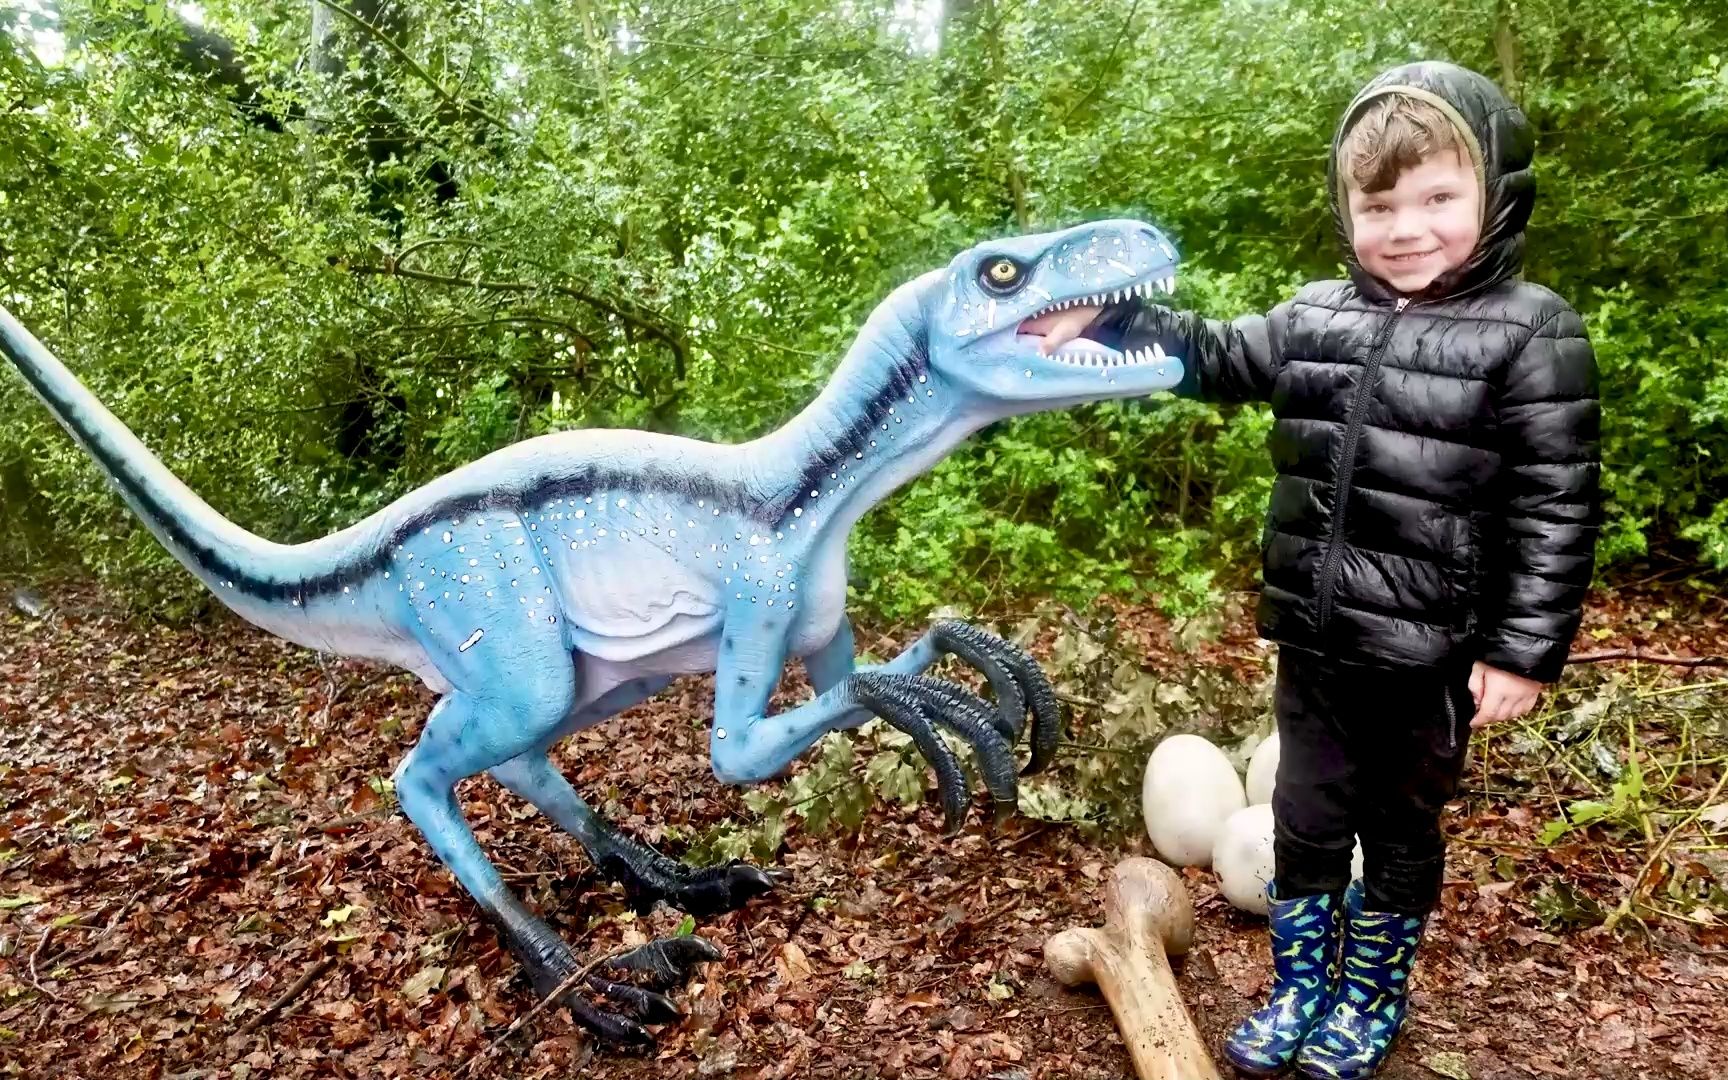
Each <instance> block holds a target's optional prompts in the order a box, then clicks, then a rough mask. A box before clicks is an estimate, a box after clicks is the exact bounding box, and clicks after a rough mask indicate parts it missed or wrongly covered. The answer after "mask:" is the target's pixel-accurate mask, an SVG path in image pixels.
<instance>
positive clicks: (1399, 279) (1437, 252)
mask: <svg viewBox="0 0 1728 1080" xmlns="http://www.w3.org/2000/svg"><path fill="white" fill-rule="evenodd" d="M1349 199H1350V207H1349V210H1350V232H1351V243H1352V246H1353V247H1354V248H1355V251H1356V258H1357V261H1359V262H1360V263H1361V264H1362V268H1363V269H1365V270H1367V271H1368V272H1369V273H1370V274H1373V275H1374V276H1375V277H1377V278H1379V279H1381V280H1382V281H1384V282H1386V283H1387V284H1388V285H1391V286H1392V287H1393V288H1394V289H1397V290H1398V291H1399V292H1402V293H1414V292H1420V291H1421V290H1422V289H1425V288H1427V287H1428V285H1429V283H1431V282H1432V281H1433V280H1434V279H1435V278H1437V277H1439V276H1440V275H1441V274H1443V273H1445V272H1446V271H1448V270H1451V269H1452V268H1454V267H1456V266H1461V265H1463V263H1464V261H1465V260H1466V259H1468V258H1469V257H1470V253H1471V252H1472V251H1474V250H1475V249H1476V240H1477V238H1478V237H1479V236H1480V235H1481V220H1482V217H1481V205H1482V193H1481V191H1480V190H1479V189H1478V187H1477V184H1476V173H1475V170H1474V169H1473V168H1472V167H1471V165H1470V163H1469V162H1468V161H1465V160H1462V155H1460V154H1459V153H1458V152H1457V151H1455V150H1453V151H1447V152H1445V153H1440V154H1433V155H1431V156H1429V157H1427V158H1424V159H1423V160H1422V162H1421V164H1419V165H1414V166H1412V167H1410V168H1408V169H1405V170H1404V171H1403V172H1401V173H1399V174H1398V183H1397V184H1396V185H1394V186H1393V187H1391V188H1387V189H1385V190H1381V191H1374V192H1368V191H1363V190H1362V189H1361V188H1359V187H1357V186H1356V184H1355V183H1354V182H1352V183H1351V184H1350V185H1349Z"/></svg>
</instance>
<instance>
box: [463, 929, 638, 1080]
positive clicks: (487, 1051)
mask: <svg viewBox="0 0 1728 1080" xmlns="http://www.w3.org/2000/svg"><path fill="white" fill-rule="evenodd" d="M629 951H630V950H629V949H628V948H624V947H620V948H617V949H613V950H612V951H611V952H609V953H607V954H606V955H604V956H602V957H600V958H599V959H597V960H593V961H591V962H590V963H589V964H588V966H587V967H584V968H582V969H581V970H579V971H577V972H575V973H574V974H572V975H570V976H568V977H567V978H565V980H564V981H563V982H561V983H559V984H558V985H557V986H555V987H553V988H552V992H551V993H550V994H547V995H546V996H545V997H543V998H541V999H540V1000H539V1001H537V1002H535V1003H534V1007H533V1008H532V1009H529V1010H528V1011H527V1012H525V1013H523V1014H522V1015H521V1016H518V1017H517V1018H516V1019H515V1020H512V1021H511V1022H510V1026H509V1027H507V1028H505V1029H504V1034H502V1035H500V1036H498V1037H497V1038H496V1039H493V1040H492V1041H491V1042H490V1043H488V1044H487V1045H486V1046H485V1047H484V1048H483V1049H481V1050H480V1051H479V1052H477V1053H476V1054H475V1055H474V1056H473V1057H471V1058H469V1059H468V1063H467V1064H466V1065H463V1066H462V1075H464V1076H466V1075H468V1074H469V1073H472V1072H473V1071H474V1067H475V1066H476V1065H478V1064H480V1063H481V1062H482V1061H485V1060H486V1059H487V1058H489V1057H491V1056H492V1052H493V1051H495V1050H497V1049H498V1047H499V1046H501V1045H503V1043H504V1042H505V1040H507V1039H509V1038H510V1036H512V1035H514V1034H516V1033H517V1032H518V1031H520V1030H521V1029H522V1025H523V1024H526V1023H527V1022H528V1021H530V1020H532V1019H534V1018H535V1017H536V1016H539V1015H540V1014H541V1013H543V1012H545V1011H546V1010H547V1009H548V1008H549V1007H551V1006H553V1005H556V1004H558V1003H559V1002H560V1001H563V1000H564V995H565V994H568V993H569V992H570V991H571V990H573V989H575V988H576V984H577V983H579V982H581V981H582V980H583V979H586V978H587V977H588V976H589V975H590V974H591V973H592V972H593V971H594V969H595V968H597V967H599V966H600V965H602V964H604V963H607V962H608V961H611V960H616V959H618V957H620V956H623V955H624V954H625V953H627V952H629Z"/></svg>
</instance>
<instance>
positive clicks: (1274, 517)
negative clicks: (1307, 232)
mask: <svg viewBox="0 0 1728 1080" xmlns="http://www.w3.org/2000/svg"><path fill="white" fill-rule="evenodd" d="M1412 88H1414V91H1415V93H1416V96H1419V97H1423V98H1425V99H1428V100H1434V101H1436V103H1443V104H1444V105H1445V106H1446V111H1448V113H1449V115H1453V116H1454V117H1455V122H1456V123H1460V124H1461V126H1462V127H1461V129H1462V130H1463V131H1464V134H1465V141H1466V143H1468V144H1469V145H1470V148H1471V151H1472V155H1473V156H1474V157H1475V159H1476V161H1477V163H1478V164H1479V170H1478V177H1479V179H1480V180H1481V182H1482V183H1483V192H1484V203H1483V204H1484V213H1483V224H1482V236H1481V240H1480V241H1479V242H1478V245H1477V247H1476V250H1475V252H1474V254H1473V255H1472V256H1471V258H1470V259H1469V260H1468V261H1467V262H1466V263H1465V264H1464V265H1463V266H1460V267H1458V268H1457V269H1455V270H1454V271H1451V272H1449V273H1448V274H1446V275H1444V276H1443V277H1442V278H1440V279H1439V280H1437V281H1436V282H1435V283H1434V284H1433V285H1431V286H1429V287H1428V288H1427V289H1426V290H1424V291H1423V292H1422V293H1421V294H1419V295H1415V296H1409V297H1405V296H1401V295H1400V294H1398V293H1395V292H1393V291H1392V290H1391V289H1390V288H1389V287H1388V286H1387V285H1386V284H1385V283H1384V282H1381V281H1380V280H1378V279H1376V278H1374V277H1372V276H1370V275H1369V274H1367V273H1366V272H1365V271H1364V270H1363V269H1362V268H1361V267H1360V265H1358V264H1357V263H1356V261H1355V259H1354V257H1351V259H1350V271H1351V280H1349V281H1320V282H1314V283H1312V284H1310V285H1308V286H1306V287H1305V288H1303V289H1302V290H1301V291H1300V292H1299V293H1297V295H1296V296H1295V298H1293V299H1292V300H1290V301H1289V302H1288V303H1285V304H1281V305H1279V306H1278V307H1277V308H1275V309H1273V311H1272V312H1271V313H1270V314H1268V315H1265V316H1249V317H1246V318H1242V319H1238V320H1236V321H1235V322H1232V323H1221V322H1216V321H1213V320H1210V319H1204V318H1201V317H1200V316H1198V315H1194V314H1191V313H1186V312H1181V313H1178V312H1172V311H1170V310H1168V309H1165V308H1160V307H1156V306H1150V305H1148V306H1144V307H1142V308H1141V309H1139V310H1138V311H1137V312H1135V313H1133V314H1132V315H1131V316H1130V317H1129V318H1128V319H1127V321H1126V322H1123V321H1122V318H1121V316H1120V315H1119V316H1118V317H1117V318H1116V319H1115V320H1111V318H1110V316H1109V315H1106V316H1104V317H1103V318H1102V319H1101V320H1100V325H1099V336H1101V337H1106V338H1108V337H1111V336H1120V337H1121V338H1122V339H1124V343H1125V344H1126V345H1127V346H1128V347H1133V348H1140V347H1144V346H1146V345H1148V344H1151V343H1152V342H1154V341H1156V342H1158V343H1159V344H1160V345H1162V347H1163V348H1164V349H1165V350H1166V351H1167V352H1170V353H1171V354H1172V355H1175V356H1179V357H1182V358H1183V359H1184V360H1185V361H1187V364H1188V368H1189V372H1188V377H1187V379H1186V381H1185V383H1184V385H1183V387H1181V388H1179V389H1178V391H1177V392H1178V393H1186V394H1189V395H1193V396H1199V397H1204V398H1208V399H1212V400H1219V401H1250V400H1255V401H1270V402H1271V403H1272V411H1273V415H1274V417H1275V418H1276V421H1275V423H1274V425H1273V429H1272V435H1271V438H1270V445H1271V451H1272V458H1273V463H1274V465H1275V467H1276V469H1277V479H1276V481H1275V483H1274V485H1273V489H1272V499H1271V506H1270V508H1269V510H1268V512H1267V515H1266V526H1265V533H1264V536H1263V538H1262V542H1261V544H1262V554H1263V556H1264V559H1265V588H1264V591H1263V593H1262V596H1261V602H1260V608H1259V624H1260V632H1261V633H1262V634H1263V635H1264V636H1266V637H1268V638H1270V639H1272V640H1273V641H1277V642H1280V643H1283V644H1289V645H1294V646H1298V647H1301V648H1306V649H1310V650H1313V651H1317V652H1322V653H1325V654H1329V655H1332V656H1335V657H1339V658H1346V659H1348V658H1359V659H1366V660H1369V661H1379V662H1390V663H1393V664H1400V665H1433V664H1438V663H1441V662H1442V661H1447V660H1453V661H1463V660H1482V661H1484V662H1486V663H1488V664H1491V665H1493V666H1494V667H1497V668H1501V669H1504V670H1506V671H1512V672H1516V673H1518V674H1521V675H1525V676H1528V677H1531V678H1535V679H1539V680H1542V681H1552V680H1554V679H1555V678H1557V677H1558V676H1559V674H1560V669H1561V665H1562V664H1563V663H1564V661H1565V658H1566V654H1567V650H1568V647H1569V645H1570V643H1571V641H1572V637H1573V634H1574V633H1575V632H1576V631H1577V629H1578V623H1579V619H1580V609H1581V607H1582V604H1583V600H1584V593H1585V589H1586V587H1587V586H1588V585H1589V582H1590V576H1591V567H1592V561H1593V556H1594V551H1595V543H1596V525H1597V520H1598V516H1599V512H1598V493H1597V487H1598V472H1599V466H1598V461H1597V432H1598V425H1599V419H1600V410H1599V406H1598V402H1597V390H1596V385H1597V384H1596V365H1595V359H1594V356H1593V354H1592V353H1591V349H1590V343H1589V341H1588V340H1587V339H1586V338H1585V335H1584V325H1583V323H1582V321H1581V320H1580V319H1579V317H1578V314H1577V313H1576V312H1574V311H1573V310H1572V309H1571V307H1569V306H1568V305H1567V304H1566V302H1565V301H1564V300H1562V299H1560V297H1558V296H1556V295H1555V294H1554V293H1552V292H1549V291H1548V290H1547V289H1544V288H1542V287H1541V286H1539V285H1532V284H1529V283H1526V282H1524V281H1521V280H1519V279H1518V278H1517V277H1516V276H1515V275H1516V274H1517V272H1518V270H1519V266H1520V263H1521V259H1522V253H1523V244H1524V225H1525V222H1526V221H1527V220H1528V219H1529V217H1530V208H1531V203H1532V201H1533V199H1534V185H1533V182H1532V180H1531V177H1530V173H1529V167H1530V157H1531V135H1530V130H1529V126H1528V123H1527V121H1526V120H1525V118H1524V115H1523V113H1522V112H1520V111H1519V110H1518V108H1517V107H1516V106H1514V105H1512V104H1511V103H1510V102H1508V101H1507V100H1506V99H1505V98H1504V97H1503V96H1502V95H1501V94H1500V92H1499V90H1498V89H1497V88H1496V87H1495V86H1494V85H1493V84H1492V83H1491V82H1489V81H1488V80H1487V79H1484V78H1482V77H1481V76H1478V75H1475V74H1474V73H1472V72H1469V71H1465V70H1464V69H1462V68H1458V67H1454V66H1452V65H1449V64H1436V63H1421V64H1410V65H1407V66H1404V67H1400V68H1396V69H1394V70H1392V71H1389V72H1387V73H1385V74H1384V75H1382V76H1380V77H1379V78H1378V79H1376V80H1375V81H1374V82H1372V83H1370V84H1369V85H1368V87H1366V88H1365V89H1364V90H1363V91H1362V93H1361V94H1360V95H1358V97H1357V99H1356V101H1355V102H1353V103H1352V104H1351V106H1350V109H1349V110H1348V111H1347V112H1346V114H1345V120H1344V122H1342V123H1340V125H1339V129H1338V130H1339V134H1340V136H1341V135H1342V133H1343V131H1344V130H1345V127H1346V126H1347V124H1348V121H1349V119H1350V118H1351V117H1353V116H1354V115H1356V113H1357V112H1358V111H1359V110H1360V109H1361V108H1362V106H1363V104H1364V103H1365V102H1366V101H1367V100H1368V99H1370V98H1372V97H1375V96H1377V95H1379V94H1383V93H1386V92H1389V91H1391V90H1394V89H1397V90H1400V91H1403V92H1410V91H1411V89H1412ZM1337 145H1338V140H1337V139H1335V140H1334V143H1333V161H1334V163H1336V160H1337ZM1336 172H1337V171H1336V164H1334V166H1333V170H1332V176H1331V178H1330V179H1331V181H1332V185H1331V186H1332V192H1333V194H1332V203H1333V214H1334V217H1335V218H1336V219H1337V222H1338V229H1339V234H1340V236H1341V238H1344V239H1345V250H1346V251H1347V252H1348V251H1349V250H1350V245H1349V241H1348V232H1347V211H1346V210H1345V207H1344V205H1342V204H1341V202H1340V195H1339V188H1338V178H1337V174H1336ZM1112 321H1114V322H1115V325H1114V326H1111V325H1110V323H1111V322H1112ZM1395 704H1396V703H1391V702H1389V703H1388V705H1389V706H1395Z"/></svg>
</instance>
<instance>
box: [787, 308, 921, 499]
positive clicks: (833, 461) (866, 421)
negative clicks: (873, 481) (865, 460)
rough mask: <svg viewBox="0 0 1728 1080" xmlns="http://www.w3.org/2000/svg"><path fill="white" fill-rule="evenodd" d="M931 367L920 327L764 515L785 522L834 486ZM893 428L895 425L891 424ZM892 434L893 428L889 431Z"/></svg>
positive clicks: (911, 397) (912, 395)
mask: <svg viewBox="0 0 1728 1080" xmlns="http://www.w3.org/2000/svg"><path fill="white" fill-rule="evenodd" d="M929 370H930V335H929V332H928V331H926V330H923V329H920V330H919V331H918V333H917V334H916V335H915V336H914V337H913V338H912V340H911V342H910V345H909V347H908V348H907V349H906V351H905V352H904V353H902V354H897V355H895V357H894V363H893V365H892V366H891V367H889V368H888V369H887V370H886V371H885V372H884V379H883V385H882V387H881V389H879V390H877V391H876V393H875V394H873V395H872V396H871V397H870V399H869V400H868V401H866V402H864V403H863V405H862V407H861V408H860V409H859V412H858V419H856V420H854V421H853V422H852V423H851V424H850V425H849V426H848V427H847V428H846V429H845V430H844V431H842V432H840V433H839V434H838V435H837V436H836V437H835V438H834V440H833V442H832V443H830V444H829V445H828V446H827V447H826V448H824V450H823V452H822V453H820V454H819V455H817V457H816V458H815V459H814V460H812V461H811V462H810V464H809V465H808V466H806V467H805V469H804V472H803V474H802V475H801V476H800V477H799V481H798V487H797V488H796V489H794V490H793V492H792V493H791V495H790V496H789V497H788V499H787V501H786V502H785V503H784V504H782V505H776V506H774V507H770V508H767V511H768V512H767V513H765V514H764V515H763V516H764V517H765V518H769V519H772V523H773V524H774V525H776V526H779V525H783V524H784V523H785V521H786V519H787V518H788V517H789V516H791V514H792V511H793V509H794V508H795V507H799V508H808V507H809V505H810V501H811V498H812V496H811V492H814V491H823V490H825V489H831V488H832V487H833V481H834V474H835V473H838V472H840V471H841V470H842V469H843V468H844V467H845V466H846V464H847V463H848V460H849V459H856V458H857V456H858V455H860V454H862V453H864V452H865V451H866V450H867V449H869V447H870V441H871V440H872V439H873V438H876V436H877V435H878V434H879V433H881V432H882V430H883V425H884V424H887V423H888V422H889V418H890V415H891V414H892V413H893V411H894V407H895V406H896V405H904V404H906V403H907V402H908V401H909V400H911V401H916V399H917V390H918V387H919V385H920V383H919V380H920V379H921V378H925V377H927V375H928V372H929ZM889 426H890V428H892V427H893V426H894V425H892V424H890V425H889ZM889 434H890V435H892V431H890V432H889Z"/></svg>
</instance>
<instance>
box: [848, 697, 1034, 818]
mask: <svg viewBox="0 0 1728 1080" xmlns="http://www.w3.org/2000/svg"><path fill="white" fill-rule="evenodd" d="M849 689H850V692H851V694H852V696H853V697H854V699H855V700H856V701H857V702H858V703H859V704H860V705H863V706H864V707H865V708H867V709H869V710H870V711H871V712H873V713H875V714H876V715H877V716H880V717H882V719H884V720H886V721H887V722H888V723H889V724H890V725H892V726H893V727H894V728H896V729H898V730H900V731H903V732H905V733H906V734H907V735H910V736H911V737H912V741H913V743H914V744H915V745H916V746H917V747H918V750H919V752H920V753H922V754H923V755H924V758H925V760H927V761H929V762H930V765H931V767H932V768H934V769H935V770H936V784H937V791H938V794H939V796H940V798H941V800H942V817H943V820H944V823H945V825H946V827H947V832H948V833H949V834H950V835H952V834H953V833H956V832H958V831H959V830H960V827H961V825H962V824H963V823H964V822H965V820H966V806H967V804H968V803H970V802H971V795H970V793H969V792H968V791H967V789H966V778H965V773H963V772H962V771H961V769H960V763H959V761H958V760H956V758H955V757H954V752H953V751H952V750H950V749H949V748H948V744H947V743H945V742H943V741H942V739H941V738H940V737H939V736H938V735H937V734H936V725H941V726H942V727H945V728H947V729H948V730H950V731H952V732H954V733H955V734H956V735H959V736H960V737H961V738H962V739H964V740H965V741H966V742H967V743H968V744H969V745H970V746H971V747H972V750H973V752H974V753H975V754H976V755H977V759H978V768H979V772H980V773H982V774H983V777H984V785H985V787H987V788H988V789H989V790H990V796H991V799H992V802H993V808H994V819H995V821H996V823H997V824H1000V823H1001V822H1002V821H1003V820H1004V819H1006V818H1007V817H1008V816H1009V815H1011V814H1013V812H1014V810H1015V807H1016V806H1017V805H1018V802H1019V782H1018V780H1017V779H1016V778H1015V775H1014V754H1013V750H1012V748H1011V747H1010V745H1009V743H1008V741H1007V739H1005V738H1004V737H1003V735H1002V732H1001V731H1000V729H999V728H998V727H997V725H996V723H995V716H996V714H995V713H994V712H993V711H992V709H991V707H990V705H989V703H987V702H985V701H984V700H983V699H982V698H980V697H978V696H977V695H976V694H973V693H972V692H971V691H970V690H967V689H966V688H965V687H963V686H961V685H959V684H957V683H951V682H946V681H944V680H942V679H932V678H930V677H928V676H924V675H884V674H877V673H871V672H861V673H859V674H855V675H853V676H852V677H851V684H850V687H849Z"/></svg>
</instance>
